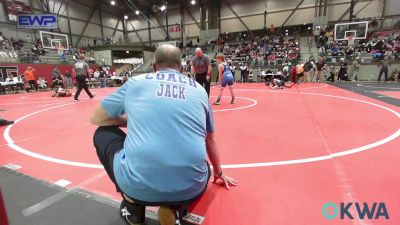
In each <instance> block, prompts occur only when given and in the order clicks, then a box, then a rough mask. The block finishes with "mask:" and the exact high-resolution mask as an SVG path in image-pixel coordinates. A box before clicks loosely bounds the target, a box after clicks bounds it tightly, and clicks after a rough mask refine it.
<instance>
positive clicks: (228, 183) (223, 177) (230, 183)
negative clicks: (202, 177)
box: [213, 172, 237, 190]
mask: <svg viewBox="0 0 400 225" xmlns="http://www.w3.org/2000/svg"><path fill="white" fill-rule="evenodd" d="M219 179H221V180H222V181H223V182H224V184H225V187H226V189H228V190H229V189H230V188H229V186H237V181H236V180H235V179H233V177H228V176H226V175H225V174H224V173H222V172H221V175H215V174H214V180H213V183H215V182H217V180H219Z"/></svg>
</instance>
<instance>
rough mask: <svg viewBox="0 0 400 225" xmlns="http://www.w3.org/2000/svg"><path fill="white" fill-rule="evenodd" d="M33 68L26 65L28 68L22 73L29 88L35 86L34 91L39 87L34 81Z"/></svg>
mask: <svg viewBox="0 0 400 225" xmlns="http://www.w3.org/2000/svg"><path fill="white" fill-rule="evenodd" d="M35 71H36V70H35V69H34V68H32V67H30V66H28V68H27V69H26V70H25V72H24V75H25V79H26V81H27V82H28V84H29V86H30V88H31V89H32V90H33V89H34V88H35V90H36V91H38V90H39V87H38V85H37V82H36V77H35V74H34V73H35Z"/></svg>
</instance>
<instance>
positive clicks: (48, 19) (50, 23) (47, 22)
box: [17, 14, 58, 29]
mask: <svg viewBox="0 0 400 225" xmlns="http://www.w3.org/2000/svg"><path fill="white" fill-rule="evenodd" d="M17 25H18V28H30V29H37V28H48V29H56V28H57V27H58V26H57V15H54V14H43V15H37V14H25V15H18V22H17Z"/></svg>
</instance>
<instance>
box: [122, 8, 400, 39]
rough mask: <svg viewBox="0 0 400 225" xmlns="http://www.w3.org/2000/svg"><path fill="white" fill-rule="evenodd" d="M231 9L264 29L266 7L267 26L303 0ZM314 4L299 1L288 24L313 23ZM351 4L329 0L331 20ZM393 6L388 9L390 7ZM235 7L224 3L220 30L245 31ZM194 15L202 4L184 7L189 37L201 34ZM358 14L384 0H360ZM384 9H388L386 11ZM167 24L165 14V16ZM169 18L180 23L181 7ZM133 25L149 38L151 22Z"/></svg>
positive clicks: (159, 35)
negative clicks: (149, 24) (148, 28)
mask: <svg viewBox="0 0 400 225" xmlns="http://www.w3.org/2000/svg"><path fill="white" fill-rule="evenodd" d="M228 2H229V5H230V6H231V8H232V10H233V11H235V13H237V14H238V15H239V16H240V17H241V19H242V20H243V22H244V23H245V24H246V25H247V26H248V27H249V29H251V30H255V29H262V28H263V27H264V10H265V9H267V17H266V18H267V27H269V26H270V25H271V24H274V25H275V26H276V27H280V26H282V24H283V23H284V22H285V20H286V18H287V17H288V16H289V15H290V14H291V10H292V9H294V8H296V6H297V5H298V3H299V2H300V0H296V1H294V0H268V1H265V0H251V1H247V2H246V3H245V4H244V2H243V1H242V0H228ZM314 6H315V0H304V2H303V3H302V4H301V5H299V8H298V9H297V11H296V12H294V13H293V15H292V16H291V17H290V18H289V20H288V21H287V22H286V23H285V26H292V25H299V24H304V23H313V20H314ZM349 6H350V0H328V9H327V16H328V21H338V20H339V18H341V17H342V15H343V14H344V12H346V11H347V9H348V8H349ZM389 6H390V7H391V8H390V10H388V7H389ZM385 8H386V12H387V15H397V14H399V12H400V1H399V0H386V7H385ZM232 10H231V9H230V8H229V7H228V5H227V3H226V1H222V3H221V32H240V31H246V27H245V26H244V25H243V24H242V23H241V22H240V20H239V19H238V18H237V17H236V16H235V15H234V13H233V12H232ZM188 11H189V12H190V13H191V14H192V15H193V17H194V18H195V20H196V21H197V22H200V8H199V6H190V7H187V10H185V14H184V17H185V34H186V36H187V37H188V38H193V37H197V36H198V35H199V28H198V26H197V25H196V23H195V22H194V20H193V19H192V18H191V17H190V16H189V12H188ZM354 12H355V13H356V14H357V18H371V17H376V16H380V15H382V12H383V0H371V1H369V0H360V1H358V3H357V4H356V6H355V8H354ZM386 12H385V13H386ZM348 18H349V13H346V14H344V16H343V18H342V20H347V19H348ZM151 21H152V26H151V27H152V29H151V38H152V40H155V41H157V40H159V41H160V40H164V39H165V33H164V32H163V31H162V30H161V28H154V27H153V25H156V26H157V27H158V26H159V25H158V23H157V22H156V21H155V20H153V19H152V20H151ZM163 21H164V24H165V18H163ZM168 22H169V24H170V25H172V24H179V23H180V8H179V6H169V7H168ZM129 23H132V25H133V27H134V28H135V29H136V31H137V33H138V35H139V36H140V37H141V38H142V40H143V41H148V39H149V38H148V37H149V35H148V30H147V27H148V24H147V21H144V20H140V19H133V20H130V21H129ZM128 32H129V36H130V37H132V39H133V41H135V42H136V41H139V39H138V38H137V34H136V33H135V32H134V30H133V28H132V26H131V25H129V26H128ZM180 35H181V33H180V32H177V33H170V36H171V38H180Z"/></svg>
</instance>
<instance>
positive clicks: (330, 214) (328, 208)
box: [322, 202, 389, 220]
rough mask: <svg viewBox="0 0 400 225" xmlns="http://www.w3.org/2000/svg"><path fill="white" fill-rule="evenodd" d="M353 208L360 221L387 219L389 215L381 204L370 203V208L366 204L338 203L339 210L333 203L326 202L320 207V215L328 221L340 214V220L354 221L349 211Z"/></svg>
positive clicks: (383, 204)
mask: <svg viewBox="0 0 400 225" xmlns="http://www.w3.org/2000/svg"><path fill="white" fill-rule="evenodd" d="M352 207H353V208H354V207H355V209H356V210H355V212H356V214H357V215H358V218H360V219H362V220H363V219H364V218H366V219H370V220H372V219H375V220H377V219H380V218H381V217H382V218H385V219H387V220H388V219H389V213H388V211H387V209H386V205H385V203H383V202H379V203H376V202H374V203H372V207H370V206H369V205H368V203H366V202H364V203H363V204H360V203H358V202H354V203H353V202H349V203H343V202H341V203H340V208H339V207H338V206H337V205H336V204H335V203H333V202H328V203H326V204H325V205H323V206H322V215H323V216H324V217H325V218H327V219H328V220H332V219H334V218H336V217H337V216H338V215H339V213H340V219H342V220H343V219H346V218H347V219H351V220H352V219H354V216H353V215H352V214H351V213H350V211H351V210H350V209H351V208H352Z"/></svg>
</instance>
